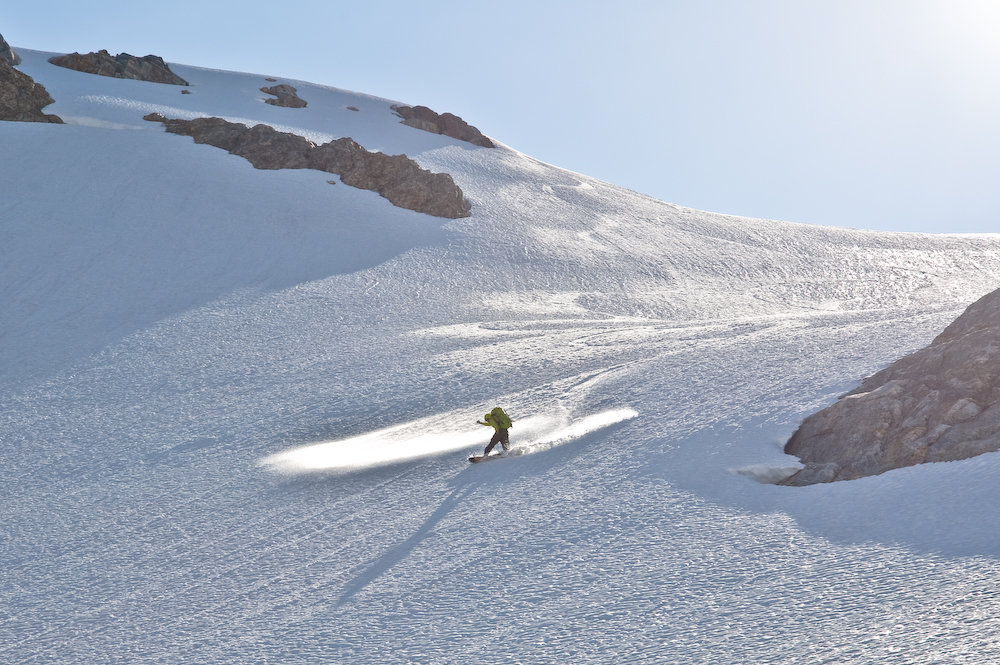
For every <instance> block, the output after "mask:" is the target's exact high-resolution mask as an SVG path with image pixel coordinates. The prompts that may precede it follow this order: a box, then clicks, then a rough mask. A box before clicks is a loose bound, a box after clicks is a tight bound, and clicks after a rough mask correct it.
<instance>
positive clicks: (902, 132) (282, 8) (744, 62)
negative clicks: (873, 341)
mask: <svg viewBox="0 0 1000 665" xmlns="http://www.w3.org/2000/svg"><path fill="white" fill-rule="evenodd" d="M4 4H5V6H3V7H2V8H0V34H3V36H4V37H5V38H6V39H7V40H8V41H9V42H10V43H11V44H12V45H13V46H15V47H18V46H20V47H24V48H32V49H38V50H45V51H59V52H70V51H80V52H87V51H94V50H98V49H101V48H105V49H107V50H109V51H111V52H112V53H119V52H122V51H126V52H129V53H133V54H135V55H146V54H148V53H154V54H156V55H160V56H162V57H163V58H165V59H166V60H167V61H169V62H178V63H183V64H188V65H196V66H201V67H212V68H218V69H228V70H235V71H245V72H255V73H262V74H271V75H276V76H282V77H287V78H295V79H303V80H307V81H312V82H315V83H322V84H326V85H332V86H336V87H340V88H346V89H349V90H355V91H358V92H365V93H369V94H373V95H378V96H381V97H388V98H390V99H395V100H399V101H402V102H406V103H410V104H424V105H426V106H430V107H431V108H433V109H435V110H437V111H440V112H444V111H450V112H452V113H456V114H458V115H460V116H462V117H463V118H465V119H466V120H467V121H469V122H470V123H472V124H473V125H476V126H477V127H479V128H480V129H481V130H482V131H483V132H484V133H486V134H488V135H490V136H492V137H494V138H496V139H498V140H500V141H502V142H504V143H506V144H508V145H510V146H511V147H513V148H516V149H517V150H520V151H522V152H524V153H527V154H529V155H531V156H533V157H536V158H538V159H540V160H542V161H545V162H549V163H552V164H555V165H557V166H561V167H564V168H567V169H570V170H573V171H578V172H580V173H585V174H587V175H591V176H594V177H597V178H601V179H603V180H607V181H609V182H612V183H615V184H618V185H622V186H624V187H628V188H630V189H634V190H637V191H640V192H643V193H645V194H649V195H650V196H654V197H656V198H659V199H662V200H664V201H668V202H671V203H676V204H679V205H684V206H689V207H693V208H700V209H704V210H712V211H717V212H724V213H731V214H738V215H746V216H751V217H766V218H772V219H783V220H789V221H796V222H808V223H817V224H829V225H836V226H849V227H854V228H866V229H885V230H897V231H926V232H997V231H1000V186H998V185H1000V0H840V1H820V0H760V1H754V0H748V1H738V0H697V1H695V0H690V1H685V2H671V1H669V0H661V1H659V2H654V1H642V0H616V1H615V2H610V1H609V2H596V1H588V0H572V1H567V0H535V1H533V2H528V1H525V0H504V1H503V2H494V1H492V0H490V1H480V2H474V1H471V0H463V1H459V0H436V1H435V2H426V3H415V2H401V1H392V0H362V1H359V0H352V1H350V2H342V1H340V0H285V2H280V3H275V2H262V1H257V0H251V1H247V2H211V1H208V2H206V1H204V0H202V1H201V2H193V1H191V0H171V1H170V2H168V3H129V4H128V5H125V6H123V7H120V8H119V7H115V8H110V9H97V8H96V6H95V5H93V4H92V3H79V2H75V1H74V2H70V1H68V0H49V1H48V2H45V3H4Z"/></svg>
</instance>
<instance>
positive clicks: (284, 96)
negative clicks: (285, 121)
mask: <svg viewBox="0 0 1000 665" xmlns="http://www.w3.org/2000/svg"><path fill="white" fill-rule="evenodd" d="M260 91H261V92H266V93H267V94H269V95H274V96H275V97H277V99H265V100H264V102H265V103H267V104H271V105H273V106H282V107H284V108H289V109H301V108H305V106H306V102H305V100H304V99H302V98H301V97H299V96H298V94H296V93H297V92H298V91H297V90H296V89H295V88H293V87H292V86H290V85H288V84H287V83H282V84H281V85H273V86H271V87H270V88H261V89H260Z"/></svg>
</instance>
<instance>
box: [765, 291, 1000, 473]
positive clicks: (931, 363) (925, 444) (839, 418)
mask: <svg viewBox="0 0 1000 665" xmlns="http://www.w3.org/2000/svg"><path fill="white" fill-rule="evenodd" d="M996 450H1000V290H997V291H994V292H993V293H990V294H988V295H986V296H984V297H983V298H981V299H979V300H978V301H976V302H975V303H973V304H972V305H970V306H969V307H968V309H966V310H965V312H964V313H963V314H962V315H961V316H959V317H958V318H957V319H955V321H954V322H953V323H952V324H951V325H949V326H948V327H947V328H945V330H944V331H943V332H942V333H941V334H940V335H938V336H937V337H936V338H935V339H934V341H933V342H931V344H930V345H929V346H927V347H925V348H923V349H921V350H920V351H917V352H916V353H913V354H911V355H909V356H906V357H904V358H901V359H899V360H897V361H896V362H895V363H893V364H892V365H890V366H889V367H887V368H886V369H884V370H882V371H880V372H878V373H877V374H875V375H873V376H871V377H869V378H867V379H865V380H864V381H863V382H862V384H861V385H860V386H859V387H858V388H856V389H855V390H852V391H851V392H849V393H847V394H846V395H844V396H843V397H841V398H840V399H839V400H838V401H837V402H835V403H834V404H832V405H831V406H829V407H827V408H826V409H823V410H822V411H820V412H818V413H815V414H813V415H811V416H809V417H808V418H806V419H805V420H804V421H803V422H802V425H801V426H800V427H799V429H798V430H797V431H796V432H795V434H794V435H792V438H791V439H789V441H788V443H787V444H786V445H785V452H786V453H788V454H790V455H795V456H797V457H799V459H800V460H802V462H804V463H805V465H806V466H805V468H804V469H802V470H801V471H799V472H798V473H797V474H795V475H794V476H792V477H791V478H789V479H788V480H786V481H785V483H784V484H787V485H811V484H814V483H821V482H831V481H834V480H850V479H853V478H860V477H863V476H871V475H877V474H879V473H883V472H884V471H888V470H890V469H896V468H900V467H904V466H911V465H913V464H920V463H923V462H944V461H953V460H960V459H966V458H968V457H973V456H975V455H980V454H982V453H984V452H993V451H996Z"/></svg>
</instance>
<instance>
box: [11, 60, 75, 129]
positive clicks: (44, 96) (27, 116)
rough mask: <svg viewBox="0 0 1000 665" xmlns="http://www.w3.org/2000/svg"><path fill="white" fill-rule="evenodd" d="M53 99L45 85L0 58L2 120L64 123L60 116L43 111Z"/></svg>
mask: <svg viewBox="0 0 1000 665" xmlns="http://www.w3.org/2000/svg"><path fill="white" fill-rule="evenodd" d="M53 101H54V100H53V99H52V97H51V96H50V95H49V93H48V92H47V91H46V90H45V87H44V86H42V85H39V84H38V83H35V81H34V79H32V78H31V77H30V76H28V75H27V74H25V73H24V72H21V71H18V70H17V69H14V66H13V65H12V64H10V63H9V62H8V61H7V60H5V59H3V58H0V120H15V121H19V122H52V123H58V124H62V120H61V119H60V118H59V117H58V116H54V115H50V114H46V113H42V108H43V107H45V106H48V105H49V104H51V103H52V102H53Z"/></svg>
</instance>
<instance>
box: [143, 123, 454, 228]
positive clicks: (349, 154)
mask: <svg viewBox="0 0 1000 665" xmlns="http://www.w3.org/2000/svg"><path fill="white" fill-rule="evenodd" d="M145 119H146V120H151V121H156V122H162V123H163V125H164V126H165V127H166V129H167V131H168V132H171V133H174V134H181V135H183V136H191V137H193V138H194V140H195V142H196V143H207V144H209V145H212V146H215V147H217V148H222V149H223V150H227V151H228V152H230V153H231V154H234V155H239V156H240V157H243V158H244V159H247V160H248V161H249V162H250V163H251V164H253V165H254V167H256V168H258V169H315V170H317V171H325V172H327V173H334V174H336V175H339V176H340V181H341V182H343V183H344V184H345V185H350V186H351V187H358V188H359V189H368V190H371V191H374V192H378V193H379V194H380V195H382V196H383V197H385V198H386V199H388V200H389V202H390V203H392V204H393V205H395V206H398V207H400V208H406V209H407V210H414V211H416V212H422V213H426V214H428V215H434V216H436V217H447V218H450V219H456V218H459V217H468V216H469V215H470V214H471V210H472V206H471V205H470V204H469V202H468V201H466V200H465V197H464V196H463V194H462V190H461V189H459V187H458V185H456V184H455V181H454V180H453V179H452V177H451V176H450V175H448V174H447V173H431V172H430V171H427V170H426V169H422V168H420V166H419V165H418V164H417V163H416V162H414V161H413V160H412V159H410V158H409V157H407V156H406V155H385V154H382V153H379V152H369V151H367V150H365V149H364V148H363V147H361V146H360V145H358V144H357V143H356V142H355V141H354V140H353V139H350V138H341V139H336V140H333V141H330V142H329V143H324V144H323V145H319V146H317V145H315V144H314V143H312V142H311V141H309V140H308V139H306V138H304V137H302V136H297V135H295V134H290V133H287V132H279V131H277V130H275V129H274V128H273V127H269V126H268V125H255V126H254V127H247V126H246V125H241V124H238V123H233V122H228V121H226V120H223V119H222V118H197V119H195V120H169V119H167V118H165V117H163V116H162V115H160V114H158V113H153V114H150V115H147V116H146V117H145Z"/></svg>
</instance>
